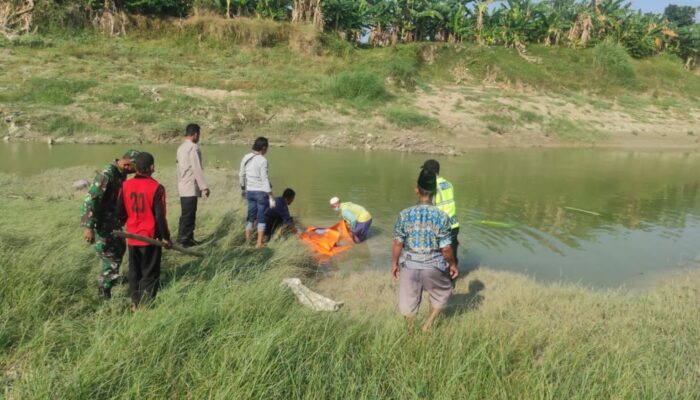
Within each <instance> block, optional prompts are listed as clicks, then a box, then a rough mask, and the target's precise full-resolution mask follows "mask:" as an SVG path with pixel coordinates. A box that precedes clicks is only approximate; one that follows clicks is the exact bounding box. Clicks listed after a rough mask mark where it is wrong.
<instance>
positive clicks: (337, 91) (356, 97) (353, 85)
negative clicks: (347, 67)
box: [327, 70, 389, 105]
mask: <svg viewBox="0 0 700 400" xmlns="http://www.w3.org/2000/svg"><path fill="white" fill-rule="evenodd" d="M327 90H328V92H329V93H330V94H331V95H332V96H333V97H334V98H336V99H340V100H350V101H352V102H354V104H356V105H366V104H374V103H378V102H382V101H385V100H388V99H389V92H388V91H387V90H386V86H385V84H384V81H383V80H382V78H381V77H380V76H379V75H377V74H376V73H373V72H370V71H365V70H359V71H347V72H342V73H340V74H338V75H337V76H336V77H334V78H333V79H332V80H331V82H330V85H329V86H328V89H327Z"/></svg>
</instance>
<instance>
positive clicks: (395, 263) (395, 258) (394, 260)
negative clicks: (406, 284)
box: [391, 239, 403, 278]
mask: <svg viewBox="0 0 700 400" xmlns="http://www.w3.org/2000/svg"><path fill="white" fill-rule="evenodd" d="M402 250H403V242H402V241H400V240H397V239H394V246H393V247H392V249H391V276H393V277H394V278H398V277H399V270H400V268H399V257H400V256H401V251H402Z"/></svg>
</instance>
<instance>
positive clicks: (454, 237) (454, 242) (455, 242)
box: [450, 228, 459, 264]
mask: <svg viewBox="0 0 700 400" xmlns="http://www.w3.org/2000/svg"><path fill="white" fill-rule="evenodd" d="M457 236H459V228H454V229H452V232H450V237H451V239H452V246H451V247H452V254H454V257H455V262H456V263H457V264H459V259H458V257H457V248H458V247H459V240H457Z"/></svg>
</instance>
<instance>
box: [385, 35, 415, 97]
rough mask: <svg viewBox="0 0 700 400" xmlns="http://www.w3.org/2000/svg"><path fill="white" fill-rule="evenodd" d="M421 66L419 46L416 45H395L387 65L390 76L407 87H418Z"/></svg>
mask: <svg viewBox="0 0 700 400" xmlns="http://www.w3.org/2000/svg"><path fill="white" fill-rule="evenodd" d="M419 67H420V55H419V47H418V46H414V45H410V46H396V47H394V48H393V50H392V52H391V55H390V58H389V60H388V63H387V65H386V68H387V69H388V73H389V76H390V77H392V78H393V79H394V81H395V82H396V83H397V84H398V85H399V86H400V87H403V88H405V89H414V88H415V87H416V81H417V77H418V76H419V74H420V70H419Z"/></svg>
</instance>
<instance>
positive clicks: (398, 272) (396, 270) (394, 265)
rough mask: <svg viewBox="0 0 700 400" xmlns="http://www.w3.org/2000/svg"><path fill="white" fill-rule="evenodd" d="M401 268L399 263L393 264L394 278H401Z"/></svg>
mask: <svg viewBox="0 0 700 400" xmlns="http://www.w3.org/2000/svg"><path fill="white" fill-rule="evenodd" d="M400 273H401V272H400V269H399V264H393V265H392V266H391V276H392V277H393V278H394V279H399V274H400Z"/></svg>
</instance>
